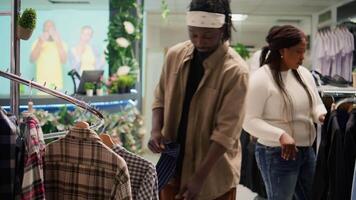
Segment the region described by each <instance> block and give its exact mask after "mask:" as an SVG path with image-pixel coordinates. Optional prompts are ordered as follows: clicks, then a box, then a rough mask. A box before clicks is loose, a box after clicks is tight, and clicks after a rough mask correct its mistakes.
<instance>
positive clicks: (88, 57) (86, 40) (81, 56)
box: [69, 26, 104, 74]
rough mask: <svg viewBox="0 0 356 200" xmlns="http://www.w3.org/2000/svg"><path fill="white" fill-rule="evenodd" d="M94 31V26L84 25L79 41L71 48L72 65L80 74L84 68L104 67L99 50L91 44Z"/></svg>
mask: <svg viewBox="0 0 356 200" xmlns="http://www.w3.org/2000/svg"><path fill="white" fill-rule="evenodd" d="M93 33H94V31H93V28H92V27H90V26H83V27H82V28H81V31H80V37H79V42H78V43H77V44H76V45H75V46H74V47H72V48H71V49H70V57H69V58H70V65H71V67H72V68H73V69H75V70H76V71H78V72H79V73H80V74H82V72H83V70H97V69H102V67H103V64H104V62H103V59H101V57H100V55H99V51H98V50H97V49H96V48H94V46H93V45H92V44H91V40H92V38H93Z"/></svg>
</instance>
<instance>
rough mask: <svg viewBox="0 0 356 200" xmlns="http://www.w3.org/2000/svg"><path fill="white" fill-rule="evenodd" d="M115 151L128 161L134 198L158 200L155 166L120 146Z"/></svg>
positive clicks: (114, 148) (137, 199)
mask: <svg viewBox="0 0 356 200" xmlns="http://www.w3.org/2000/svg"><path fill="white" fill-rule="evenodd" d="M113 151H115V153H117V154H118V155H119V156H121V157H122V158H123V159H124V160H125V161H126V164H127V167H128V169H129V174H130V182H131V191H132V198H133V199H135V200H158V199H159V197H158V182H157V181H158V180H157V173H156V168H155V166H154V165H153V164H152V163H151V162H149V161H147V160H145V159H144V158H142V157H140V156H138V155H135V154H133V153H131V152H129V151H127V150H126V149H124V148H123V147H121V146H119V145H116V146H114V147H113Z"/></svg>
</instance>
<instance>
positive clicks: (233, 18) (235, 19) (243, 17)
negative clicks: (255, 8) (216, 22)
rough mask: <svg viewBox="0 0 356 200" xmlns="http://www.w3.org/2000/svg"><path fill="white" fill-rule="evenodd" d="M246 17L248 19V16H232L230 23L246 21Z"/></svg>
mask: <svg viewBox="0 0 356 200" xmlns="http://www.w3.org/2000/svg"><path fill="white" fill-rule="evenodd" d="M247 17H248V15H244V14H232V15H231V20H232V21H244V20H246V19H247Z"/></svg>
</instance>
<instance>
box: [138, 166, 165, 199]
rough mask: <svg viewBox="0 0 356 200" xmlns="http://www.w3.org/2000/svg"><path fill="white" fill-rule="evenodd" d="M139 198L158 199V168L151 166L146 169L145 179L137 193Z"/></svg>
mask: <svg viewBox="0 0 356 200" xmlns="http://www.w3.org/2000/svg"><path fill="white" fill-rule="evenodd" d="M136 198H137V200H141V199H142V200H158V199H159V196H158V178H157V173H156V170H155V168H154V166H153V167H150V168H149V170H147V171H146V174H145V176H144V179H143V181H142V183H141V184H140V187H139V189H138V192H137V194H136Z"/></svg>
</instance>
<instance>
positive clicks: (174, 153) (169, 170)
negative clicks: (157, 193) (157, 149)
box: [156, 143, 180, 190]
mask: <svg viewBox="0 0 356 200" xmlns="http://www.w3.org/2000/svg"><path fill="white" fill-rule="evenodd" d="M179 151H180V145H179V144H177V143H167V144H165V149H164V151H163V152H162V153H161V157H160V158H159V160H158V162H157V165H156V171H157V176H158V190H161V189H162V188H163V187H164V186H165V185H166V184H167V183H168V181H169V180H170V179H171V178H172V177H173V175H174V173H175V172H176V165H177V161H178V155H179Z"/></svg>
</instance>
